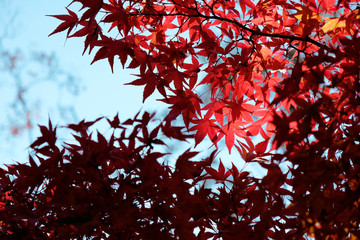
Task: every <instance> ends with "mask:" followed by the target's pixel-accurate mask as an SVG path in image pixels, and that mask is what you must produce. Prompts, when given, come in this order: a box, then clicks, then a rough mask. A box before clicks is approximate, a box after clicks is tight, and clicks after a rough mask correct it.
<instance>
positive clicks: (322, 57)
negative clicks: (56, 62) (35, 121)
mask: <svg viewBox="0 0 360 240" xmlns="http://www.w3.org/2000/svg"><path fill="white" fill-rule="evenodd" d="M72 3H74V5H75V3H76V4H79V5H80V6H81V9H80V10H79V12H78V13H76V12H75V11H73V10H70V8H69V7H70V6H68V8H67V13H66V14H64V15H54V16H53V17H55V18H57V19H59V20H61V21H62V22H61V23H60V25H59V26H58V27H57V28H56V29H55V30H54V31H53V32H52V33H51V34H55V33H59V32H62V31H66V33H67V37H68V38H72V37H83V38H84V43H85V47H84V52H86V51H87V50H89V52H90V53H91V52H92V51H94V52H96V53H95V55H94V59H93V62H92V63H94V62H96V61H99V60H102V59H107V60H108V62H109V65H110V67H111V70H112V71H113V70H114V66H116V65H115V60H116V59H119V60H120V61H119V62H120V63H121V64H122V66H123V67H127V68H136V69H138V70H139V74H138V75H137V77H138V78H137V79H136V80H134V81H132V82H130V83H128V84H131V85H136V86H144V88H143V89H144V90H143V93H144V94H143V100H144V101H145V100H146V99H147V98H148V97H149V96H151V95H152V93H153V92H154V91H158V92H159V93H160V94H161V95H162V97H163V98H162V99H160V101H162V102H165V103H167V104H168V105H169V109H170V111H169V113H168V114H167V116H166V117H165V118H164V120H163V121H158V120H156V118H154V116H153V115H152V114H149V113H147V112H145V113H143V114H142V115H140V113H139V114H138V115H137V116H135V117H134V118H133V119H128V120H126V121H124V122H121V121H120V120H119V117H118V116H115V117H114V118H113V119H97V120H95V121H92V122H85V121H81V122H80V123H78V124H69V125H68V126H67V128H69V129H71V130H73V131H74V132H75V133H74V141H73V142H65V143H56V142H57V137H56V127H53V126H52V124H51V122H49V126H48V127H45V126H41V127H40V129H41V133H42V135H41V136H40V137H39V138H38V139H37V140H36V141H35V142H34V143H33V144H32V145H31V148H32V149H33V150H34V152H35V153H36V154H35V156H30V158H29V163H28V164H13V165H8V166H7V167H6V168H5V169H1V173H0V183H1V185H0V186H1V188H0V191H1V201H2V202H1V205H0V216H1V217H0V219H2V220H1V222H0V224H1V227H0V232H1V237H2V238H4V239H6V238H8V239H14V238H23V239H26V238H29V239H80V238H84V237H85V238H88V239H103V238H109V239H239V238H241V239H306V238H315V239H358V238H360V228H359V224H360V217H359V216H360V214H359V203H360V184H359V181H360V180H359V177H360V175H359V170H360V169H359V168H360V142H359V141H360V122H359V121H360V120H359V116H360V96H359V92H360V81H359V80H360V79H359V74H360V65H359V64H360V59H359V58H360V54H359V53H360V38H359V26H360V20H359V19H360V14H359V9H360V7H358V6H357V4H358V3H357V1H347V0H344V1H342V0H339V1H335V0H322V1H315V0H304V1H291V0H288V1H285V0H277V1H267V0H260V1H257V2H252V1H250V0H241V1H235V0H215V1H214V0H201V1H199V0H190V1H182V0H158V1H152V0H147V1H143V0H136V1H131V0H124V1H118V0H109V1H103V0H91V1H90V0H74V1H72ZM51 34H50V35H51ZM203 86H206V87H208V89H209V90H208V91H209V94H204V92H202V90H203V89H204V88H203ZM140 116H141V117H140ZM178 118H182V120H183V123H184V124H183V126H176V125H174V124H173V122H174V120H175V119H178ZM105 120H106V121H107V122H108V123H109V125H110V128H111V129H112V130H113V131H112V134H111V136H110V137H108V138H106V137H105V136H103V135H102V134H100V133H99V132H97V133H96V134H95V135H96V136H93V134H92V133H91V131H90V130H89V127H91V126H92V125H93V124H94V123H96V122H98V121H105ZM207 137H208V138H209V139H210V140H211V142H212V144H214V145H215V146H217V145H218V144H219V141H225V144H226V147H227V149H228V151H229V152H230V151H232V152H234V151H237V152H239V154H240V156H241V157H242V159H243V160H244V161H245V162H247V163H257V164H258V165H259V166H261V167H262V168H263V169H265V170H267V172H266V174H265V176H264V177H262V178H256V177H255V176H254V175H253V174H252V173H250V172H249V171H245V170H244V169H239V168H238V167H237V166H236V164H232V167H230V168H225V166H224V164H223V162H222V161H221V160H220V161H219V163H218V164H214V163H215V160H214V159H216V151H215V152H212V153H209V154H208V156H207V157H204V158H202V159H197V160H196V155H197V154H198V153H197V152H195V151H194V150H191V149H188V150H185V151H183V153H182V154H181V155H180V156H178V157H176V158H177V160H176V163H175V165H174V166H171V165H170V164H167V163H166V157H169V156H168V155H170V156H171V154H170V153H168V152H161V151H160V150H159V148H158V147H157V146H163V145H166V142H168V141H174V140H179V141H186V140H190V139H194V141H195V145H198V144H199V143H201V142H203V141H204V139H205V138H207ZM254 137H258V138H262V140H261V141H259V142H255V141H254ZM173 157H174V156H173ZM216 161H217V160H216ZM211 184H215V187H214V186H212V185H211ZM210 185H211V186H210Z"/></svg>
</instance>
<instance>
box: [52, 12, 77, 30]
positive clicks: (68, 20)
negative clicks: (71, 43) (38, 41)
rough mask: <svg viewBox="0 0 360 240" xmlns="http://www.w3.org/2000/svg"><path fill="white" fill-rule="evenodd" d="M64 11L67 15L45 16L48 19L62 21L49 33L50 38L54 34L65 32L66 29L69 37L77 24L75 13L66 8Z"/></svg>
mask: <svg viewBox="0 0 360 240" xmlns="http://www.w3.org/2000/svg"><path fill="white" fill-rule="evenodd" d="M66 10H67V11H68V13H69V15H47V16H49V17H54V18H57V19H59V20H62V21H64V22H63V23H61V24H60V25H59V26H58V27H57V28H56V29H55V30H54V31H53V32H52V33H50V34H49V36H51V35H53V34H55V33H59V32H62V31H65V30H66V29H68V31H67V36H69V35H70V32H71V30H72V29H73V28H74V27H75V26H76V25H77V24H78V22H79V19H78V17H77V15H76V13H74V12H73V11H71V10H69V9H68V8H66Z"/></svg>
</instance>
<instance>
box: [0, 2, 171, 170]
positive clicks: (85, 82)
mask: <svg viewBox="0 0 360 240" xmlns="http://www.w3.org/2000/svg"><path fill="white" fill-rule="evenodd" d="M0 2H1V3H2V4H3V6H5V8H3V10H1V12H0V15H2V16H1V18H2V19H6V21H1V22H2V23H0V28H3V29H4V28H5V27H8V25H7V26H4V25H3V26H1V24H10V25H11V28H10V30H11V31H10V32H9V33H8V34H7V35H6V36H5V37H3V39H2V43H3V48H5V49H6V50H9V51H16V49H20V50H21V51H23V52H25V53H28V52H30V51H40V52H45V53H47V54H52V53H54V54H55V56H56V57H57V58H58V60H59V62H58V64H59V67H60V68H61V69H63V70H64V71H66V72H67V73H70V74H72V75H73V76H74V77H75V79H74V80H75V81H77V82H76V84H77V85H78V86H79V88H80V91H79V93H80V94H79V96H77V97H74V96H71V95H70V94H69V95H66V94H65V93H64V92H59V89H57V88H56V85H54V84H52V85H51V84H49V83H42V84H39V85H37V86H36V87H34V88H32V89H31V91H29V95H28V96H29V98H30V99H31V98H34V99H35V98H36V101H37V102H36V103H33V104H35V107H36V108H37V107H38V109H37V110H38V112H37V113H36V123H37V124H41V125H42V124H46V123H47V120H48V116H49V117H50V118H51V120H52V121H53V122H54V124H59V125H61V124H65V122H64V121H63V119H62V118H61V117H60V116H59V113H58V109H57V102H59V101H61V102H62V103H64V104H70V105H72V106H73V107H74V109H75V112H76V118H77V119H76V120H78V121H79V120H82V119H86V120H93V119H96V118H97V117H99V116H108V117H113V116H114V115H115V114H116V113H117V112H119V116H120V120H125V119H127V118H129V117H132V116H134V115H135V114H136V113H137V112H138V111H139V110H140V109H149V110H155V109H161V108H165V107H166V106H164V104H162V105H161V103H159V102H157V101H155V99H156V96H153V97H151V98H150V99H148V100H147V101H146V102H145V104H142V88H141V87H134V86H126V85H123V84H124V83H126V82H129V81H131V80H133V79H135V78H136V77H135V76H132V75H131V74H135V73H136V71H130V70H123V69H122V68H121V66H120V64H118V65H115V73H114V74H112V73H111V70H110V67H109V64H108V63H107V62H106V61H98V62H96V63H94V64H93V65H90V63H91V61H92V56H93V55H92V56H88V55H86V54H85V55H84V56H82V51H83V39H75V38H73V39H68V40H66V38H65V33H59V34H56V35H52V36H50V37H48V35H49V33H51V32H52V31H53V30H54V29H55V28H56V27H57V26H58V25H59V24H60V23H61V21H59V20H57V19H55V18H51V17H48V16H46V15H56V14H64V13H66V9H65V6H67V5H68V4H69V2H70V1H44V0H34V1H20V0H15V1H9V0H0ZM30 68H31V64H30ZM29 71H34V72H36V71H39V74H40V72H41V71H42V69H41V67H39V66H37V68H36V67H35V68H31V69H30V70H29ZM2 78H3V79H2V81H10V80H11V79H8V78H7V77H6V76H2ZM11 87H12V85H11V83H9V84H5V85H2V86H0V88H2V89H1V90H0V94H1V95H0V97H1V102H2V104H1V105H0V111H1V112H2V113H0V120H1V121H2V123H4V122H6V121H8V119H7V118H6V117H7V114H6V112H7V110H8V109H7V108H8V107H9V104H8V102H9V100H10V99H12V98H13V96H12V95H11V94H13V92H12V89H11ZM39 101H40V102H39ZM76 120H75V121H76ZM66 123H68V122H66ZM5 126H6V124H5ZM1 130H2V131H7V129H4V127H3V128H2V129H1ZM38 134H39V132H38V130H37V127H35V128H34V130H33V133H32V137H31V138H33V139H34V138H36V136H38ZM5 135H6V136H5ZM0 142H2V143H3V144H2V145H1V146H0V153H1V159H2V162H3V163H4V162H7V163H8V162H11V161H14V160H15V161H26V160H27V154H28V148H27V146H28V145H29V138H28V137H27V134H26V133H23V134H19V135H17V136H16V137H14V138H13V139H10V137H9V135H8V134H3V136H0Z"/></svg>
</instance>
